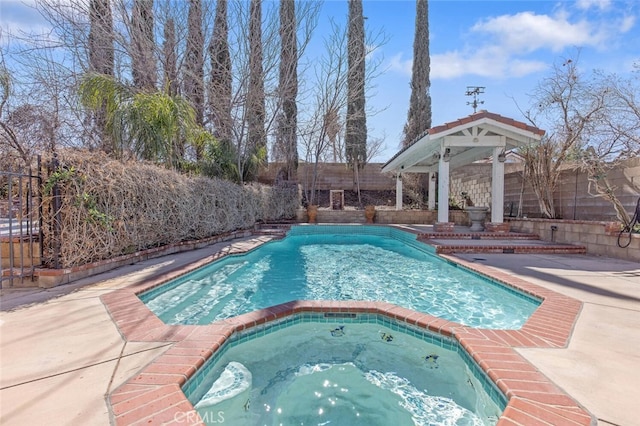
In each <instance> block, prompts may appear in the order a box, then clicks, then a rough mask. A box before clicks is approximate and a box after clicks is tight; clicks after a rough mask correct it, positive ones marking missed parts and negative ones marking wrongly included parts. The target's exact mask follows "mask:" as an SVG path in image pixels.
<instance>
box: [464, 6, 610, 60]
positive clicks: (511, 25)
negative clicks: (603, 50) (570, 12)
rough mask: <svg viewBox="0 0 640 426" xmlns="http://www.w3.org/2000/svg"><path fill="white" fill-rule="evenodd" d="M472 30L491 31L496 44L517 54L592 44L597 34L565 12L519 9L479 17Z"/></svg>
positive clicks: (599, 39)
mask: <svg viewBox="0 0 640 426" xmlns="http://www.w3.org/2000/svg"><path fill="white" fill-rule="evenodd" d="M471 30H472V31H474V32H478V33H484V34H489V35H492V36H493V37H494V38H495V39H496V41H497V43H498V44H500V45H501V46H503V47H504V48H506V49H508V50H509V51H511V52H513V53H516V54H520V53H526V52H533V51H535V50H538V49H542V48H548V49H551V50H552V51H554V52H559V51H562V50H563V49H564V48H566V47H568V46H596V45H598V44H599V43H601V42H602V38H601V36H599V35H598V32H597V31H594V29H593V28H592V25H591V24H590V23H589V22H587V21H579V22H576V23H571V22H569V20H568V16H567V15H566V14H565V13H562V12H561V13H558V14H557V15H556V16H549V15H536V14H535V13H532V12H521V13H518V14H515V15H502V16H498V17H495V18H489V19H486V20H483V21H481V22H479V23H477V24H476V25H474V26H473V27H472V28H471Z"/></svg>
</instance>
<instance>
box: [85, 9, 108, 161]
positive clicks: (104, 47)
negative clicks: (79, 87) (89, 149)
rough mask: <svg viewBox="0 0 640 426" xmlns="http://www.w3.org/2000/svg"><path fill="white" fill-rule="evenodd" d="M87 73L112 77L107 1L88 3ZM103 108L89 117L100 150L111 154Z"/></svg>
mask: <svg viewBox="0 0 640 426" xmlns="http://www.w3.org/2000/svg"><path fill="white" fill-rule="evenodd" d="M89 24H90V27H89V40H88V50H89V52H88V53H89V71H91V72H95V73H99V74H104V75H109V76H113V67H114V48H113V41H114V34H113V17H112V14H111V4H110V2H109V0H91V2H90V3H89ZM105 114H106V111H105V107H103V108H100V109H97V110H96V111H95V112H94V113H92V114H90V115H92V117H89V119H90V120H92V121H93V124H94V125H95V127H96V130H97V133H98V134H99V138H100V143H99V146H100V148H101V149H102V150H103V151H105V152H111V148H112V146H113V144H112V141H111V140H110V138H109V136H108V134H107V132H106V131H105V124H106V117H105Z"/></svg>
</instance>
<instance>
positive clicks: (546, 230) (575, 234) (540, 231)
mask: <svg viewBox="0 0 640 426" xmlns="http://www.w3.org/2000/svg"><path fill="white" fill-rule="evenodd" d="M507 221H508V222H509V223H510V224H511V231H514V232H526V233H532V234H537V235H539V236H540V238H541V239H542V240H545V241H555V242H557V243H568V244H579V245H582V246H585V247H586V248H587V253H588V254H594V255H601V256H607V257H614V258H616V259H624V260H629V261H634V262H640V234H632V236H631V243H630V244H629V247H626V248H621V247H618V234H619V232H620V225H619V224H618V223H617V222H593V221H579V220H552V219H515V218H513V219H512V218H509V219H507ZM552 226H555V227H557V229H556V230H555V231H552V229H551V227H552ZM624 238H625V240H624V242H625V243H626V241H628V240H626V236H624Z"/></svg>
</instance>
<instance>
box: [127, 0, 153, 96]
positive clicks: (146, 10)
mask: <svg viewBox="0 0 640 426" xmlns="http://www.w3.org/2000/svg"><path fill="white" fill-rule="evenodd" d="M154 40H155V39H154V34H153V0H134V1H133V10H132V12H131V46H130V49H129V53H130V55H131V71H132V74H133V85H134V86H135V87H136V89H138V90H143V91H146V92H153V91H155V90H156V78H157V76H156V72H157V71H156V61H155V55H154V53H155V41H154Z"/></svg>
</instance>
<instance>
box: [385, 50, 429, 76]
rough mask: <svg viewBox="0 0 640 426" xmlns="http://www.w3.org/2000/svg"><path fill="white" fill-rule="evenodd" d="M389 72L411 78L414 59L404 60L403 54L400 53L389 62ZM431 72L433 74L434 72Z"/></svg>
mask: <svg viewBox="0 0 640 426" xmlns="http://www.w3.org/2000/svg"><path fill="white" fill-rule="evenodd" d="M389 70H390V71H395V72H398V73H400V74H403V75H406V76H409V77H411V73H412V70H413V59H403V54H402V52H400V53H398V54H396V55H394V56H392V57H391V59H390V60H389ZM431 72H432V73H433V70H432V71H431Z"/></svg>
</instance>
